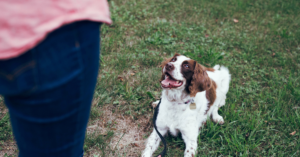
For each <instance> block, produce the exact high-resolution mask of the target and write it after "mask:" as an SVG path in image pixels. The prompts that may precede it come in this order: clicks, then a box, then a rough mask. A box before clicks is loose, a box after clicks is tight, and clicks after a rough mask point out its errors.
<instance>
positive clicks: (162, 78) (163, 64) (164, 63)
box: [159, 53, 180, 82]
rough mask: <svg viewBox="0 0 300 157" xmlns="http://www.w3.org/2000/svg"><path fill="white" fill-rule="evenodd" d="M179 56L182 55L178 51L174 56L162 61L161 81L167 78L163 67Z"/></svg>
mask: <svg viewBox="0 0 300 157" xmlns="http://www.w3.org/2000/svg"><path fill="white" fill-rule="evenodd" d="M177 56H180V54H178V53H175V55H174V56H173V57H171V58H166V59H165V60H164V61H163V62H162V63H161V65H160V67H161V74H162V75H161V78H160V80H159V82H161V81H162V80H164V79H165V74H164V73H163V69H164V67H165V66H166V65H167V64H168V63H169V62H170V61H171V60H172V59H173V58H174V57H177Z"/></svg>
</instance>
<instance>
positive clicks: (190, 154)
mask: <svg viewBox="0 0 300 157" xmlns="http://www.w3.org/2000/svg"><path fill="white" fill-rule="evenodd" d="M198 133H199V132H198V129H197V128H196V127H192V128H186V129H184V130H181V134H182V138H183V140H184V142H185V151H184V157H194V156H195V154H196V151H197V137H198Z"/></svg>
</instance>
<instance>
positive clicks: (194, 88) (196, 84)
mask: <svg viewBox="0 0 300 157" xmlns="http://www.w3.org/2000/svg"><path fill="white" fill-rule="evenodd" d="M211 82H212V81H211V79H210V78H209V77H208V74H207V72H206V68H205V67H204V66H202V65H200V64H199V63H196V65H195V68H194V75H193V79H192V81H191V85H190V86H189V91H190V95H191V96H192V97H194V96H196V94H197V93H198V92H202V91H205V90H208V89H209V88H210V87H211V84H212V83H211Z"/></svg>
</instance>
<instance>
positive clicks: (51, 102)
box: [0, 21, 100, 157]
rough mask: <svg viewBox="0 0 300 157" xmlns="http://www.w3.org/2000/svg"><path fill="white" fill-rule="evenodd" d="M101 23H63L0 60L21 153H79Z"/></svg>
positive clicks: (0, 85) (59, 156)
mask: <svg viewBox="0 0 300 157" xmlns="http://www.w3.org/2000/svg"><path fill="white" fill-rule="evenodd" d="M99 26H100V23H96V22H89V21H81V22H76V23H73V24H69V25H66V26H63V27H61V28H59V29H57V30H55V31H54V32H52V33H50V34H49V35H48V37H47V38H46V39H45V40H44V41H43V42H41V43H40V44H39V45H38V46H36V47H35V48H33V49H31V50H30V51H28V52H26V53H25V54H23V55H22V56H20V57H17V58H14V59H10V60H6V61H0V94H2V95H3V96H4V98H5V104H6V105H7V107H8V108H9V113H10V118H11V123H12V128H13V133H14V136H15V139H16V141H17V145H18V148H19V151H20V152H19V156H20V157H35V156H36V157H41V156H43V157H48V156H55V157H73V156H74V157H78V156H82V155H83V143H84V137H85V130H86V126H87V122H88V119H89V113H90V107H91V102H92V98H93V93H94V89H95V85H96V81H97V75H98V68H99V55H100V27H99Z"/></svg>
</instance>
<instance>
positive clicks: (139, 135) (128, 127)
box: [84, 106, 152, 157]
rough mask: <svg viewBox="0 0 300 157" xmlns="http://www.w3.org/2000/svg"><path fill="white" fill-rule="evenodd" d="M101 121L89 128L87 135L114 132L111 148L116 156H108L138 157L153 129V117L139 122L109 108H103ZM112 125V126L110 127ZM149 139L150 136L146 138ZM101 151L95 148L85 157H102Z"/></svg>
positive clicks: (148, 116) (110, 154)
mask: <svg viewBox="0 0 300 157" xmlns="http://www.w3.org/2000/svg"><path fill="white" fill-rule="evenodd" d="M102 111H103V114H102V115H101V119H99V120H97V121H95V122H94V123H93V124H92V125H90V126H88V128H87V134H91V133H97V134H98V135H99V134H105V133H106V132H107V131H109V130H112V131H114V136H113V138H112V139H111V141H110V143H109V147H110V148H111V149H113V151H115V154H112V153H109V152H107V153H109V154H106V156H119V155H120V156H127V157H129V156H130V157H138V156H140V155H141V153H142V151H143V150H144V148H145V142H146V138H145V139H144V138H143V137H144V136H145V135H148V134H149V133H150V132H151V131H150V129H151V128H152V126H151V125H152V123H151V117H152V116H151V115H150V114H149V115H145V116H144V117H142V118H139V119H138V120H132V118H130V117H129V116H123V115H122V114H119V113H113V112H112V109H111V108H110V107H109V106H107V107H104V108H102ZM108 124H110V126H108ZM146 137H148V136H146ZM100 154H101V151H100V150H98V149H97V148H95V149H94V150H89V153H88V154H86V155H85V156H84V157H94V156H97V155H98V156H99V157H100V156H101V155H100Z"/></svg>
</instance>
